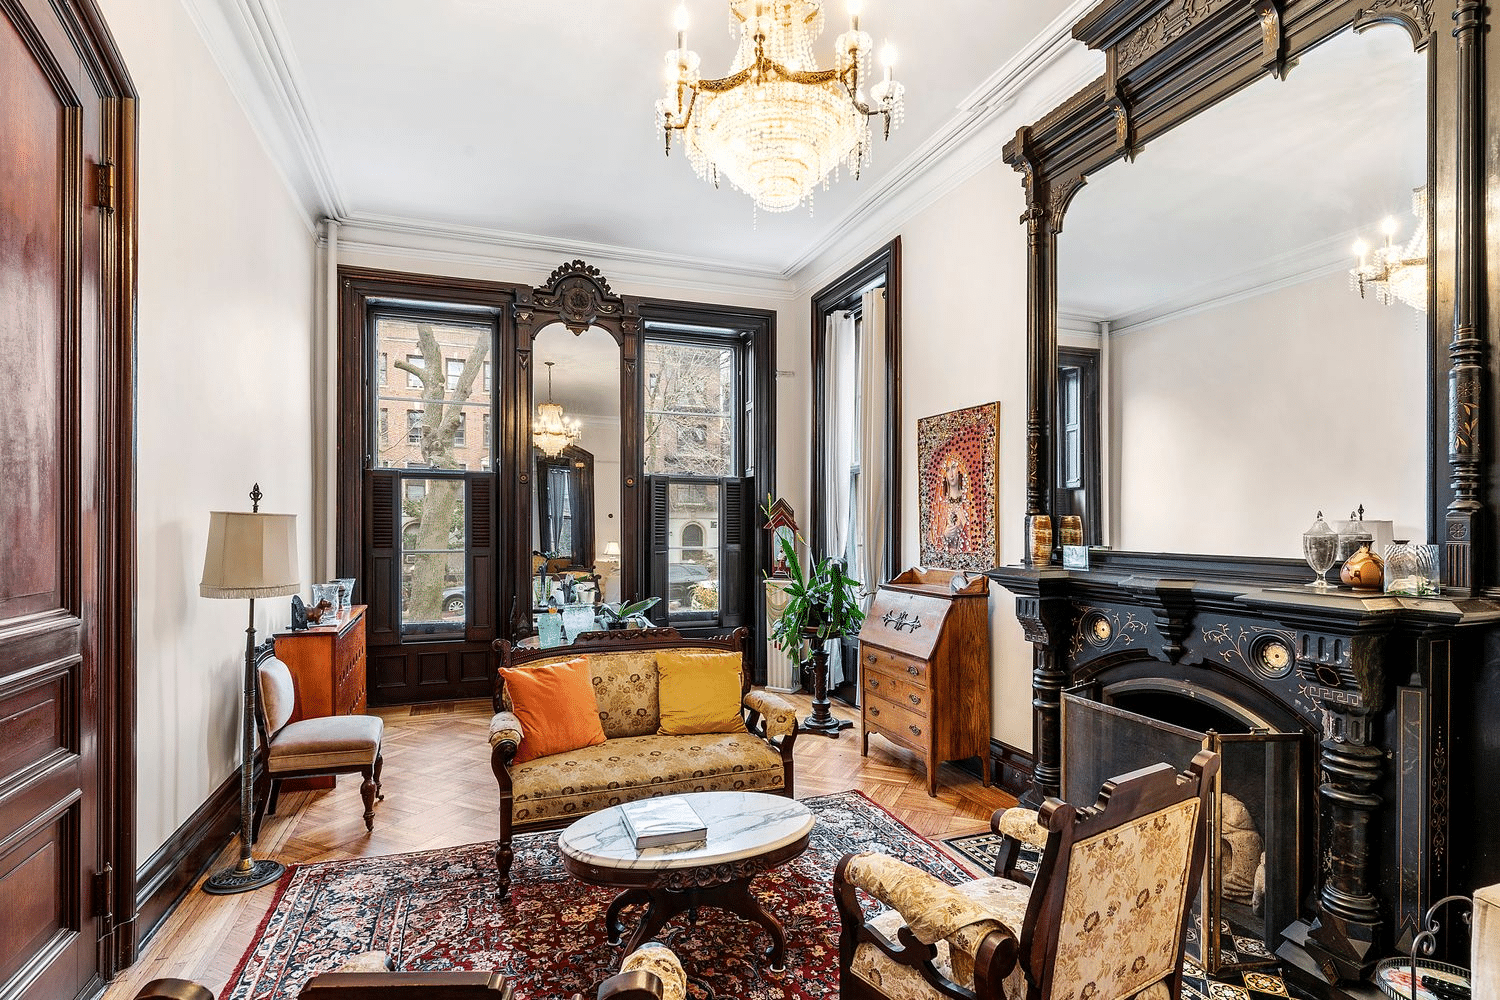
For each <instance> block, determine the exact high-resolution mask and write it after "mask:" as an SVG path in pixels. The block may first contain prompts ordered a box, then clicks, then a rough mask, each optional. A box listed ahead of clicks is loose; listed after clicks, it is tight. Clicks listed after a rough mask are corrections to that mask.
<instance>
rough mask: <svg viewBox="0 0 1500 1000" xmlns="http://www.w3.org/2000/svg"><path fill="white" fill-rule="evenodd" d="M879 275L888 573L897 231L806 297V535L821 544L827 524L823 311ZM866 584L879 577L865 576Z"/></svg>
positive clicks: (897, 434)
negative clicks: (808, 365) (882, 280)
mask: <svg viewBox="0 0 1500 1000" xmlns="http://www.w3.org/2000/svg"><path fill="white" fill-rule="evenodd" d="M882 276H883V277H884V278H885V356H886V383H885V390H886V400H887V403H888V405H887V408H886V430H885V436H886V445H885V468H886V491H887V492H886V510H887V511H889V524H890V529H889V531H888V533H887V535H886V551H885V564H886V567H887V569H889V570H890V572H891V573H892V574H895V573H896V572H898V571H899V568H900V560H901V237H899V236H898V237H896V238H895V239H893V240H891V241H890V242H889V243H887V244H886V245H885V246H883V247H881V248H880V249H879V250H877V251H875V252H874V253H873V254H871V255H870V256H869V257H866V258H865V259H864V260H862V261H860V262H859V263H858V264H856V265H855V266H854V267H853V268H851V269H850V270H849V271H847V272H846V273H844V274H843V275H842V276H840V277H839V278H837V279H835V280H834V281H833V282H831V283H830V284H828V285H826V286H825V287H824V288H823V289H821V290H820V291H819V292H818V293H817V294H815V295H814V296H813V298H812V325H811V327H810V328H809V329H810V333H811V336H810V339H811V340H812V371H813V384H812V392H813V398H812V416H813V420H812V477H811V479H810V482H811V484H812V489H811V490H810V492H809V499H810V500H811V506H812V510H811V511H809V512H808V518H807V525H808V538H809V540H810V541H811V544H812V548H813V551H814V552H818V553H822V552H824V550H825V549H826V543H825V537H826V532H827V526H826V525H825V524H824V523H823V505H822V503H821V502H820V498H821V497H822V496H823V495H824V494H825V493H826V492H827V490H828V482H827V478H828V477H827V474H826V471H825V468H824V456H825V455H826V454H827V450H828V435H827V427H828V421H827V420H825V419H824V398H825V394H826V387H827V384H828V371H827V360H828V359H827V358H826V357H825V354H826V353H827V352H826V350H825V347H824V343H823V336H822V331H823V329H824V324H825V322H826V317H827V316H828V314H829V313H833V312H840V311H843V310H847V309H851V308H854V307H856V306H857V305H858V304H859V296H860V292H861V291H862V290H863V289H865V288H868V287H869V286H870V284H871V283H873V282H875V281H876V280H878V279H879V278H881V277H882ZM867 582H868V583H870V584H871V585H872V586H873V585H874V584H877V583H880V582H882V581H867Z"/></svg>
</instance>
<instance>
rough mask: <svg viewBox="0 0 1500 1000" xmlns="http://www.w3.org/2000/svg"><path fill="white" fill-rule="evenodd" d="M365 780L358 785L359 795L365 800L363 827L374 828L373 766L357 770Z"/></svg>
mask: <svg viewBox="0 0 1500 1000" xmlns="http://www.w3.org/2000/svg"><path fill="white" fill-rule="evenodd" d="M359 773H360V774H362V775H364V778H365V780H364V781H363V782H362V783H361V784H360V786H359V797H360V798H362V799H364V800H365V829H366V830H373V829H375V767H374V765H371V766H370V767H367V768H365V769H364V770H362V771H360V772H359Z"/></svg>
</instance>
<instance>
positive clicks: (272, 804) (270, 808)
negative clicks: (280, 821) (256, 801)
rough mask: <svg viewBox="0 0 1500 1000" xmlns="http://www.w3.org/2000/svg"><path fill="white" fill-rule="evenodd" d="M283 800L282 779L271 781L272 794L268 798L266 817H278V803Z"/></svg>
mask: <svg viewBox="0 0 1500 1000" xmlns="http://www.w3.org/2000/svg"><path fill="white" fill-rule="evenodd" d="M280 798H281V779H280V778H272V779H271V794H270V795H269V796H267V797H266V815H268V816H275V815H276V802H277V800H278V799H280Z"/></svg>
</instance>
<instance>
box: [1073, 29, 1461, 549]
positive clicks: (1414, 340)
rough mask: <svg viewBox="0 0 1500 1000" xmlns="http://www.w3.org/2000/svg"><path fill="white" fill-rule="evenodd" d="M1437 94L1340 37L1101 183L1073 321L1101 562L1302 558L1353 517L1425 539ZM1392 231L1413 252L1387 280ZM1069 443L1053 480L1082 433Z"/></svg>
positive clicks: (1413, 71)
mask: <svg viewBox="0 0 1500 1000" xmlns="http://www.w3.org/2000/svg"><path fill="white" fill-rule="evenodd" d="M1426 85H1427V61H1426V59H1425V57H1424V56H1423V55H1421V54H1418V53H1414V52H1413V50H1412V44H1411V38H1410V36H1409V35H1408V34H1407V33H1406V32H1405V31H1404V30H1402V29H1400V28H1396V27H1392V26H1388V25H1377V26H1375V27H1373V28H1371V29H1369V30H1367V31H1364V32H1361V33H1355V32H1353V31H1345V32H1343V33H1342V34H1340V35H1337V36H1335V37H1334V38H1332V39H1330V40H1329V41H1328V42H1326V43H1324V44H1323V45H1321V46H1319V47H1318V48H1317V49H1316V50H1314V51H1312V52H1310V53H1308V54H1306V55H1304V56H1303V58H1302V59H1301V60H1300V61H1299V62H1298V63H1297V64H1296V66H1295V67H1294V68H1293V69H1292V70H1291V72H1290V73H1289V74H1288V76H1287V78H1286V79H1285V80H1278V79H1274V78H1271V77H1265V78H1262V79H1260V80H1258V81H1256V82H1255V83H1254V84H1252V85H1250V86H1249V87H1247V88H1246V89H1244V90H1243V91H1241V92H1239V93H1237V94H1235V95H1233V96H1232V97H1230V98H1228V99H1226V100H1224V101H1222V102H1221V103H1219V104H1217V105H1215V106H1213V107H1211V108H1209V109H1208V110H1207V111H1205V112H1204V113H1202V114H1200V115H1199V116H1197V117H1195V118H1193V119H1191V120H1189V121H1187V122H1185V123H1184V124H1182V125H1180V126H1178V127H1177V128H1174V129H1173V130H1171V131H1170V132H1168V133H1166V134H1165V135H1162V136H1160V137H1158V138H1155V139H1153V140H1152V141H1151V142H1149V143H1147V144H1146V145H1145V146H1144V147H1143V148H1142V149H1141V150H1140V152H1139V155H1138V157H1137V158H1136V159H1135V160H1134V161H1133V162H1127V161H1123V160H1121V161H1116V162H1114V163H1111V164H1110V165H1109V166H1107V167H1105V168H1104V169H1102V170H1100V171H1099V172H1098V173H1097V174H1095V175H1092V176H1090V177H1089V178H1088V183H1087V185H1086V186H1084V187H1083V188H1082V189H1081V190H1080V191H1079V193H1078V195H1077V197H1076V198H1075V199H1074V201H1073V202H1072V204H1071V206H1070V207H1069V209H1068V214H1067V220H1066V225H1065V227H1064V228H1063V231H1062V233H1061V235H1060V236H1059V239H1058V319H1059V330H1060V336H1059V341H1060V347H1061V349H1063V351H1064V352H1065V353H1066V352H1068V351H1069V350H1070V349H1077V350H1081V351H1083V352H1085V353H1088V352H1092V351H1097V358H1098V367H1099V376H1098V379H1099V390H1098V400H1099V402H1098V414H1097V420H1098V433H1097V441H1098V445H1097V450H1098V462H1099V467H1100V470H1101V473H1102V475H1101V477H1100V479H1101V482H1102V489H1100V490H1098V493H1099V494H1102V495H1101V496H1099V497H1098V498H1097V499H1096V500H1095V502H1096V503H1099V506H1100V508H1101V509H1100V510H1099V512H1098V514H1099V518H1098V521H1097V522H1093V523H1100V525H1101V527H1100V529H1099V534H1100V536H1101V537H1095V538H1089V539H1088V540H1087V541H1088V542H1089V543H1090V544H1099V543H1103V544H1106V545H1108V546H1110V547H1112V548H1115V549H1120V550H1125V551H1143V552H1177V553H1200V554H1213V555H1230V554H1233V555H1245V556H1265V557H1282V558H1299V557H1300V556H1301V535H1302V532H1303V531H1304V530H1305V529H1306V528H1307V526H1308V524H1310V523H1311V522H1312V520H1313V515H1314V513H1315V512H1316V511H1318V510H1320V509H1321V510H1325V511H1329V512H1331V516H1337V517H1339V518H1342V517H1343V516H1344V512H1345V511H1349V510H1354V509H1355V508H1356V507H1359V506H1360V505H1363V506H1364V507H1365V509H1366V511H1367V512H1368V516H1369V517H1371V518H1376V519H1380V520H1389V521H1394V522H1395V536H1396V537H1397V538H1410V539H1416V540H1419V541H1425V540H1426V539H1427V537H1428V525H1427V514H1426V510H1427V497H1426V481H1427V420H1428V417H1427V414H1428V380H1427V376H1426V372H1427V370H1428V355H1429V343H1430V340H1431V333H1430V329H1429V322H1428V315H1427V310H1426V304H1427V294H1428V292H1427V289H1428V280H1427V276H1426V265H1425V254H1426V233H1427V227H1428V221H1427V219H1426V218H1425V217H1422V216H1425V211H1424V210H1423V205H1424V204H1425V198H1424V196H1425V193H1426V189H1427V184H1428V177H1427V120H1426V118H1427V112H1426ZM1414 193H1415V197H1414ZM1414 204H1415V207H1416V213H1414ZM1386 219H1392V220H1394V223H1393V224H1392V228H1393V229H1394V232H1393V234H1392V235H1391V237H1390V240H1389V242H1390V244H1391V247H1392V251H1391V254H1392V256H1394V257H1397V258H1404V257H1405V256H1406V251H1407V250H1408V249H1410V250H1411V251H1412V252H1413V253H1415V254H1419V255H1421V256H1420V259H1419V260H1418V262H1417V263H1416V265H1415V268H1414V269H1409V270H1407V271H1406V272H1405V273H1403V274H1400V275H1396V276H1394V278H1395V279H1396V280H1394V281H1389V282H1386V281H1382V280H1376V279H1380V278H1384V277H1385V276H1384V275H1376V274H1375V273H1374V270H1375V269H1374V268H1373V267H1369V265H1371V264H1373V263H1375V257H1374V250H1373V249H1368V248H1379V247H1382V246H1383V245H1384V244H1385V243H1386V239H1387V238H1386V236H1385V235H1384V234H1383V233H1382V222H1383V220H1386ZM1358 241H1363V242H1364V243H1365V244H1367V253H1366V258H1365V263H1366V265H1367V268H1366V270H1365V271H1364V272H1363V280H1361V276H1360V275H1356V274H1355V273H1354V269H1355V268H1356V267H1357V266H1358V265H1359V263H1360V259H1359V258H1358V257H1357V256H1356V255H1355V252H1354V250H1353V248H1354V247H1355V245H1356V243H1357V242H1358ZM1393 289H1394V290H1395V291H1396V293H1397V294H1395V295H1391V294H1388V293H1389V292H1390V291H1392V290H1393ZM1403 295H1404V297H1405V298H1406V299H1409V300H1411V302H1412V303H1413V304H1408V302H1407V301H1403V299H1402V297H1401V296H1403ZM1388 303H1389V304H1388ZM1059 398H1060V400H1064V401H1066V399H1065V394H1064V393H1062V392H1061V391H1060V395H1059ZM1076 416H1077V415H1076V414H1074V415H1073V418H1074V421H1073V422H1074V423H1077V420H1076ZM1062 425H1063V426H1062V428H1061V429H1062V430H1063V431H1066V430H1067V428H1068V427H1070V426H1073V424H1070V423H1069V421H1068V419H1067V418H1063V419H1062ZM1057 440H1058V448H1059V451H1060V454H1059V466H1060V468H1062V467H1065V466H1066V464H1067V459H1068V449H1069V448H1070V447H1072V448H1075V449H1076V448H1082V447H1085V446H1086V444H1087V442H1088V440H1089V436H1088V435H1086V434H1080V435H1073V434H1068V433H1059V435H1058V436H1057ZM1074 457H1075V458H1077V456H1074ZM1083 464H1087V463H1086V462H1085V463H1083ZM1068 483H1069V480H1068V478H1067V476H1065V475H1063V476H1060V477H1059V485H1060V494H1061V495H1060V496H1059V502H1060V503H1062V504H1063V505H1066V504H1068V503H1070V502H1072V501H1073V499H1074V498H1072V497H1070V496H1068V495H1066V493H1065V492H1064V491H1066V488H1067V486H1068ZM1090 499H1094V498H1090ZM1063 512H1065V513H1081V511H1074V510H1071V509H1069V510H1066V511H1063Z"/></svg>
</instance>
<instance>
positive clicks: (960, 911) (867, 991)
mask: <svg viewBox="0 0 1500 1000" xmlns="http://www.w3.org/2000/svg"><path fill="white" fill-rule="evenodd" d="M1218 770H1219V757H1218V755H1217V754H1213V753H1209V752H1207V751H1204V752H1202V753H1200V754H1198V755H1197V756H1196V757H1194V758H1193V762H1192V764H1191V765H1190V766H1189V767H1188V769H1187V770H1186V771H1184V772H1182V773H1181V774H1178V773H1175V772H1174V771H1173V770H1172V768H1171V767H1170V766H1169V765H1167V764H1158V765H1155V766H1153V767H1148V768H1142V769H1141V770H1139V771H1133V772H1131V773H1130V774H1126V775H1122V776H1120V777H1118V778H1114V779H1112V780H1111V781H1108V782H1105V784H1104V787H1103V789H1101V790H1100V793H1099V799H1098V802H1097V803H1096V804H1095V805H1094V806H1092V807H1090V808H1085V809H1079V808H1075V807H1074V806H1071V805H1069V804H1068V803H1066V802H1063V801H1061V800H1059V799H1048V800H1047V803H1046V804H1045V805H1043V806H1042V809H1041V812H1040V813H1039V814H1038V817H1039V822H1040V824H1041V825H1042V826H1043V827H1044V828H1045V829H1046V831H1047V837H1046V848H1045V850H1044V851H1043V853H1042V858H1041V862H1040V864H1039V866H1038V870H1037V877H1036V881H1035V885H1034V886H1031V885H1026V884H1024V883H1021V882H1015V881H1012V880H1010V879H1006V878H1001V877H994V878H983V879H975V880H973V881H971V882H968V883H965V884H963V885H958V886H953V885H949V884H948V883H946V882H942V881H940V880H938V879H936V878H934V877H933V876H931V875H928V874H927V873H926V872H923V871H921V870H920V869H917V868H913V867H912V866H910V865H908V864H905V863H903V862H900V861H897V860H895V859H894V858H891V857H888V856H886V855H882V854H851V855H848V856H846V857H845V858H844V859H843V860H842V861H840V862H839V866H838V869H837V870H836V871H835V872H834V898H835V902H836V903H837V905H838V908H839V915H840V918H841V920H842V924H843V927H842V932H841V935H840V939H839V971H840V977H841V978H840V996H841V997H842V998H843V1000H860V998H888V1000H927V998H932V1000H938V998H944V997H956V996H973V997H975V998H977V1000H1084V998H1087V1000H1127V998H1131V997H1140V998H1142V1000H1176V998H1177V997H1178V996H1180V995H1181V990H1182V947H1183V943H1184V941H1185V939H1186V937H1187V924H1188V915H1189V911H1190V910H1191V907H1192V903H1193V899H1194V897H1195V896H1196V895H1197V892H1198V883H1199V879H1200V876H1201V875H1202V873H1203V856H1204V847H1205V844H1206V840H1205V830H1206V822H1205V819H1206V816H1207V812H1208V795H1209V792H1210V789H1211V788H1212V785H1213V779H1214V776H1215V775H1216V774H1217V773H1218ZM997 815H998V814H997ZM857 890H864V891H865V892H866V893H868V894H870V895H871V896H873V897H875V899H876V900H878V901H879V902H881V903H883V904H885V906H887V907H889V909H887V910H885V911H884V912H882V913H880V914H878V915H876V916H875V917H873V918H872V919H870V920H868V921H867V920H866V919H865V917H864V914H863V911H862V904H861V901H860V898H859V894H858V892H857Z"/></svg>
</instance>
